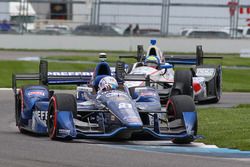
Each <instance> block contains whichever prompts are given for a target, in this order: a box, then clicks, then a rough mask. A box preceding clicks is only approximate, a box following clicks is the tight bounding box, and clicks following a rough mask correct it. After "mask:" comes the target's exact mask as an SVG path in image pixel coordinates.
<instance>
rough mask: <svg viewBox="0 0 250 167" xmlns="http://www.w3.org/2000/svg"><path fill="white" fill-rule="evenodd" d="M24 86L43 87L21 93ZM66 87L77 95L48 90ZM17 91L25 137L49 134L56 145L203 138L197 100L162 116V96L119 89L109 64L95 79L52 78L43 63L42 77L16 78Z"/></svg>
mask: <svg viewBox="0 0 250 167" xmlns="http://www.w3.org/2000/svg"><path fill="white" fill-rule="evenodd" d="M127 79H130V80H133V78H127ZM19 80H38V81H40V82H39V84H37V85H25V86H21V87H20V88H19V89H18V88H17V81H19ZM64 84H73V85H76V86H77V88H76V90H77V93H76V94H75V95H73V94H68V93H55V92H54V91H53V90H50V89H49V87H48V86H49V85H64ZM13 90H14V94H15V110H16V111H15V115H16V125H17V126H18V128H19V130H20V132H21V133H23V132H27V131H29V132H33V133H36V134H48V135H49V137H50V138H51V139H53V140H61V139H65V140H71V139H75V138H94V139H116V138H117V139H133V138H137V139H138V138H141V139H146V138H153V139H163V140H172V141H173V142H174V143H190V142H192V141H194V140H195V139H197V138H198V137H199V136H198V135H197V127H198V124H197V114H196V111H195V105H194V102H193V99H192V98H191V97H189V96H186V95H176V96H172V97H171V98H169V100H168V102H167V105H166V107H165V108H164V109H163V110H162V109H161V105H160V98H159V95H158V93H157V90H155V89H154V88H152V87H149V86H138V87H133V89H130V88H128V87H126V85H123V84H118V83H117V80H116V79H115V78H114V77H113V76H112V73H111V70H110V67H109V65H108V63H107V62H105V61H101V62H100V63H98V64H97V66H96V68H95V71H94V72H93V73H92V72H48V63H47V62H46V61H41V62H40V70H39V73H34V74H13Z"/></svg>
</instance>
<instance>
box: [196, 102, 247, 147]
mask: <svg viewBox="0 0 250 167" xmlns="http://www.w3.org/2000/svg"><path fill="white" fill-rule="evenodd" d="M198 118H199V129H198V133H199V134H201V135H204V136H205V139H201V140H198V141H200V142H204V143H206V144H215V145H217V146H218V147H225V148H234V149H240V150H250V123H249V118H250V105H240V106H238V107H235V108H230V109H229V108H207V109H198Z"/></svg>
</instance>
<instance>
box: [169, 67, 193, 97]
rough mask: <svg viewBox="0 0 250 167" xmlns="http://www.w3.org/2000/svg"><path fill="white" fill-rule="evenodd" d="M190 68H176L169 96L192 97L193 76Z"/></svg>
mask: <svg viewBox="0 0 250 167" xmlns="http://www.w3.org/2000/svg"><path fill="white" fill-rule="evenodd" d="M192 77H193V76H192V72H191V71H190V70H177V71H175V74H174V85H173V87H172V90H171V93H170V95H171V96H174V95H188V96H191V97H193V94H194V92H193V78H192Z"/></svg>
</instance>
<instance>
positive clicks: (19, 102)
mask: <svg viewBox="0 0 250 167" xmlns="http://www.w3.org/2000/svg"><path fill="white" fill-rule="evenodd" d="M37 90H40V91H43V93H44V94H43V95H37V96H36V98H35V100H34V99H33V100H30V99H31V98H32V94H31V95H29V93H32V92H35V93H36V91H37ZM48 92H49V91H48V87H47V86H43V85H26V86H23V87H21V88H20V90H19V92H18V94H17V95H16V97H15V119H16V126H17V127H18V129H19V131H20V132H21V133H25V132H26V130H24V128H23V127H24V126H28V120H29V119H32V115H33V105H34V104H35V102H36V101H37V100H44V99H46V100H47V99H48ZM22 112H24V113H23V114H24V115H26V116H25V119H22Z"/></svg>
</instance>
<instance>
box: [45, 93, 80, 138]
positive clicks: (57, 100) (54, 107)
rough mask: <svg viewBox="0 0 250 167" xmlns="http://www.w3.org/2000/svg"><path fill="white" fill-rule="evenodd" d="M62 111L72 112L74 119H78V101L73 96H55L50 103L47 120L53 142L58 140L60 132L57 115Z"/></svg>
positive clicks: (62, 94)
mask: <svg viewBox="0 0 250 167" xmlns="http://www.w3.org/2000/svg"><path fill="white" fill-rule="evenodd" d="M60 111H71V112H73V117H74V118H75V117H76V114H77V106H76V99H75V97H74V95H72V94H64V93H61V94H54V95H53V96H52V97H51V99H50V103H49V108H48V118H47V127H48V134H49V137H50V139H51V140H58V138H57V136H56V134H57V131H58V127H57V117H56V113H57V112H60ZM65 140H71V139H65Z"/></svg>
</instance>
